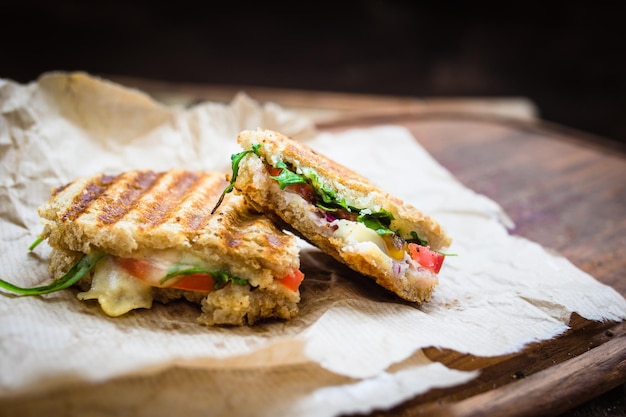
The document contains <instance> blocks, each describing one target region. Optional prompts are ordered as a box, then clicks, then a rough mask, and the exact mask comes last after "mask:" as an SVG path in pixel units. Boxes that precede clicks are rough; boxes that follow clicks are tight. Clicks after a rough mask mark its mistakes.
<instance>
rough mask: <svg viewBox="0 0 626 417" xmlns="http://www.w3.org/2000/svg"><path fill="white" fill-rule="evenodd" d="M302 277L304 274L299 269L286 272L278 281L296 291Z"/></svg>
mask: <svg viewBox="0 0 626 417" xmlns="http://www.w3.org/2000/svg"><path fill="white" fill-rule="evenodd" d="M303 279H304V274H303V273H302V271H300V270H299V269H296V270H295V271H293V272H291V273H290V274H287V275H286V276H284V277H283V278H281V279H279V280H278V282H280V283H281V284H283V285H284V286H285V287H287V288H289V289H290V290H291V291H294V292H295V291H298V288H300V284H301V283H302V280H303Z"/></svg>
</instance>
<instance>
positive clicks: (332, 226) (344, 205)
mask: <svg viewBox="0 0 626 417" xmlns="http://www.w3.org/2000/svg"><path fill="white" fill-rule="evenodd" d="M238 142H239V144H240V145H241V146H242V148H243V149H244V152H242V153H241V154H240V155H242V157H241V160H240V161H239V165H238V172H237V173H236V175H234V177H235V180H234V188H235V190H236V191H237V192H238V193H239V194H241V195H243V196H245V197H246V199H247V200H248V201H249V202H250V203H251V204H252V205H254V207H255V208H256V209H257V210H259V211H262V212H264V213H266V214H267V215H269V216H271V217H272V218H273V219H274V221H276V222H279V223H280V224H282V225H284V226H285V227H287V228H288V229H290V230H292V231H293V232H294V233H296V234H298V235H299V236H301V237H303V238H304V239H306V240H307V241H309V242H310V243H312V244H314V245H316V246H317V247H319V248H320V249H321V250H322V251H324V252H326V253H327V254H329V255H331V256H333V257H334V258H336V259H337V260H339V261H340V262H343V263H345V264H346V265H347V266H349V267H351V268H352V269H354V270H355V271H358V272H360V273H362V274H364V275H366V276H369V277H372V278H374V279H375V280H376V282H377V283H378V284H379V285H381V286H382V287H384V288H386V289H388V290H391V291H393V292H395V293H396V294H398V295H399V296H400V297H402V298H404V299H406V300H409V301H415V302H423V301H426V300H428V299H430V296H431V293H432V291H433V289H434V287H435V286H436V285H437V283H438V277H437V273H438V271H439V268H440V267H441V263H442V262H443V255H441V254H439V253H438V251H440V250H442V249H444V248H446V247H448V246H449V245H450V244H451V238H450V237H449V236H448V235H447V233H446V232H445V230H444V229H443V227H442V226H441V225H440V224H439V223H437V222H436V221H435V220H434V219H432V218H431V217H429V216H428V215H426V214H424V213H422V212H421V211H420V210H418V209H417V208H415V207H413V206H411V205H409V204H407V203H404V202H403V201H402V200H400V199H399V198H397V197H394V196H392V195H389V194H388V193H386V192H384V191H383V190H381V189H380V188H379V187H377V186H376V185H374V183H373V182H371V181H370V180H368V179H366V178H364V177H363V176H361V175H359V174H358V173H356V172H354V171H352V170H350V169H348V168H346V167H345V166H342V165H340V164H338V163H337V162H335V161H333V160H331V159H329V158H327V157H325V156H324V155H321V154H320V153H318V152H316V151H314V150H313V149H311V148H309V147H307V146H306V145H304V144H303V143H301V142H297V141H295V140H292V139H290V138H288V137H286V136H283V135H281V134H280V133H278V132H273V131H269V130H261V129H259V130H256V131H244V132H241V134H240V135H239V137H238ZM287 174H288V175H287ZM420 262H421V263H420Z"/></svg>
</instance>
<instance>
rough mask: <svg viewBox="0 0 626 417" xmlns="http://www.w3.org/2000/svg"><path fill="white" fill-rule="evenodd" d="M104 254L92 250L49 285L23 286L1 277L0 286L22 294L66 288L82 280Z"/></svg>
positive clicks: (45, 292)
mask: <svg viewBox="0 0 626 417" xmlns="http://www.w3.org/2000/svg"><path fill="white" fill-rule="evenodd" d="M104 256H105V254H104V253H103V252H92V253H90V254H88V255H84V256H83V257H82V258H80V260H79V261H78V262H77V263H76V264H75V265H74V266H73V267H72V268H71V269H70V270H69V271H67V273H66V274H65V275H63V276H62V277H61V278H59V279H57V280H56V281H54V282H52V283H51V284H49V285H43V286H40V287H33V288H22V287H18V286H16V285H13V284H11V283H9V282H7V281H4V280H2V279H0V288H4V289H5V290H9V291H11V292H14V293H16V294H20V295H43V294H49V293H51V292H56V291H60V290H64V289H66V288H69V287H71V286H72V285H74V284H76V283H77V282H78V281H80V280H81V279H82V278H83V277H84V276H85V275H87V273H88V272H89V271H91V270H92V269H93V267H94V266H96V264H97V263H98V261H99V260H100V259H102V258H103V257H104Z"/></svg>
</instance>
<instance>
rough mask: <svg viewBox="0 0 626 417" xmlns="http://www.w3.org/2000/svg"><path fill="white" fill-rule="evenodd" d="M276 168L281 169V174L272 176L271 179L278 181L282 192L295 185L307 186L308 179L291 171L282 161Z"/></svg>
mask: <svg viewBox="0 0 626 417" xmlns="http://www.w3.org/2000/svg"><path fill="white" fill-rule="evenodd" d="M275 168H280V169H281V171H280V174H278V175H276V176H272V175H270V178H272V179H274V180H276V181H278V186H279V187H280V189H281V190H283V189H285V187H287V186H289V185H293V184H307V180H306V178H304V177H303V176H302V175H298V174H296V173H295V172H293V171H291V170H290V169H289V167H288V166H287V164H285V163H284V162H283V161H282V160H280V161H278V162H277V163H276V166H275Z"/></svg>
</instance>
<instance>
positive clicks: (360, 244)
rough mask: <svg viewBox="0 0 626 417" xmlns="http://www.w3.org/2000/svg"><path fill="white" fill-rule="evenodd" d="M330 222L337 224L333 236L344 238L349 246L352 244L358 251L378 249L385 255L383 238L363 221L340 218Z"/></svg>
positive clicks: (385, 248)
mask: <svg viewBox="0 0 626 417" xmlns="http://www.w3.org/2000/svg"><path fill="white" fill-rule="evenodd" d="M332 224H333V226H337V230H335V236H337V237H340V238H342V239H344V241H345V242H346V243H347V244H348V245H349V246H352V247H353V248H354V249H356V250H357V251H358V252H369V251H371V250H380V251H381V252H382V253H384V254H385V255H387V245H385V241H384V240H383V238H382V237H380V236H379V235H378V233H376V231H374V230H372V229H370V228H368V227H367V226H365V225H364V224H363V223H357V222H353V221H350V220H343V219H342V220H335V221H334V222H333V223H332Z"/></svg>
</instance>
